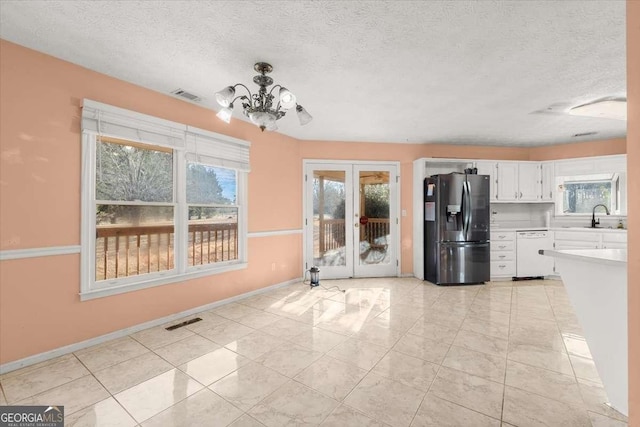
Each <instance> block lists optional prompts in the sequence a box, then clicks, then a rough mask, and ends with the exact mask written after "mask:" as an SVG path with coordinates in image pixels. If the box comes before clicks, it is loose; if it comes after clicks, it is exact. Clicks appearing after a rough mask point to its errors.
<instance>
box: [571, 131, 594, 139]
mask: <svg viewBox="0 0 640 427" xmlns="http://www.w3.org/2000/svg"><path fill="white" fill-rule="evenodd" d="M597 133H598V132H583V133H576V134H573V135H571V136H572V137H573V138H580V137H581V136H591V135H595V134H597Z"/></svg>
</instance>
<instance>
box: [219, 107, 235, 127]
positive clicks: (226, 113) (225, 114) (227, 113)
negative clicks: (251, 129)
mask: <svg viewBox="0 0 640 427" xmlns="http://www.w3.org/2000/svg"><path fill="white" fill-rule="evenodd" d="M232 114H233V104H229V106H228V107H224V108H221V109H220V111H218V114H216V116H217V117H218V118H219V119H220V120H222V121H223V122H225V123H229V122H231V115H232Z"/></svg>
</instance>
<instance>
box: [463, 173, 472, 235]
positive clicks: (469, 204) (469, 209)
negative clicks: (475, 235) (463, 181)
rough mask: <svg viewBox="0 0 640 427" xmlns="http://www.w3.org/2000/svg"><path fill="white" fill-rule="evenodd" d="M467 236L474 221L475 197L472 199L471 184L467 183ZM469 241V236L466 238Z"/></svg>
mask: <svg viewBox="0 0 640 427" xmlns="http://www.w3.org/2000/svg"><path fill="white" fill-rule="evenodd" d="M467 212H468V214H467V234H469V228H470V227H471V223H472V221H473V197H471V183H470V182H469V181H467ZM465 238H466V239H467V240H469V236H468V235H467V236H465Z"/></svg>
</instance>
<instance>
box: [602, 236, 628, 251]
mask: <svg viewBox="0 0 640 427" xmlns="http://www.w3.org/2000/svg"><path fill="white" fill-rule="evenodd" d="M602 249H627V233H602Z"/></svg>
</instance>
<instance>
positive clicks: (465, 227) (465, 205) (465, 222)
mask: <svg viewBox="0 0 640 427" xmlns="http://www.w3.org/2000/svg"><path fill="white" fill-rule="evenodd" d="M467 185H468V182H467V181H464V182H463V183H462V233H463V236H464V240H468V238H467V234H468V231H469V199H470V198H469V189H468V187H467Z"/></svg>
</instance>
